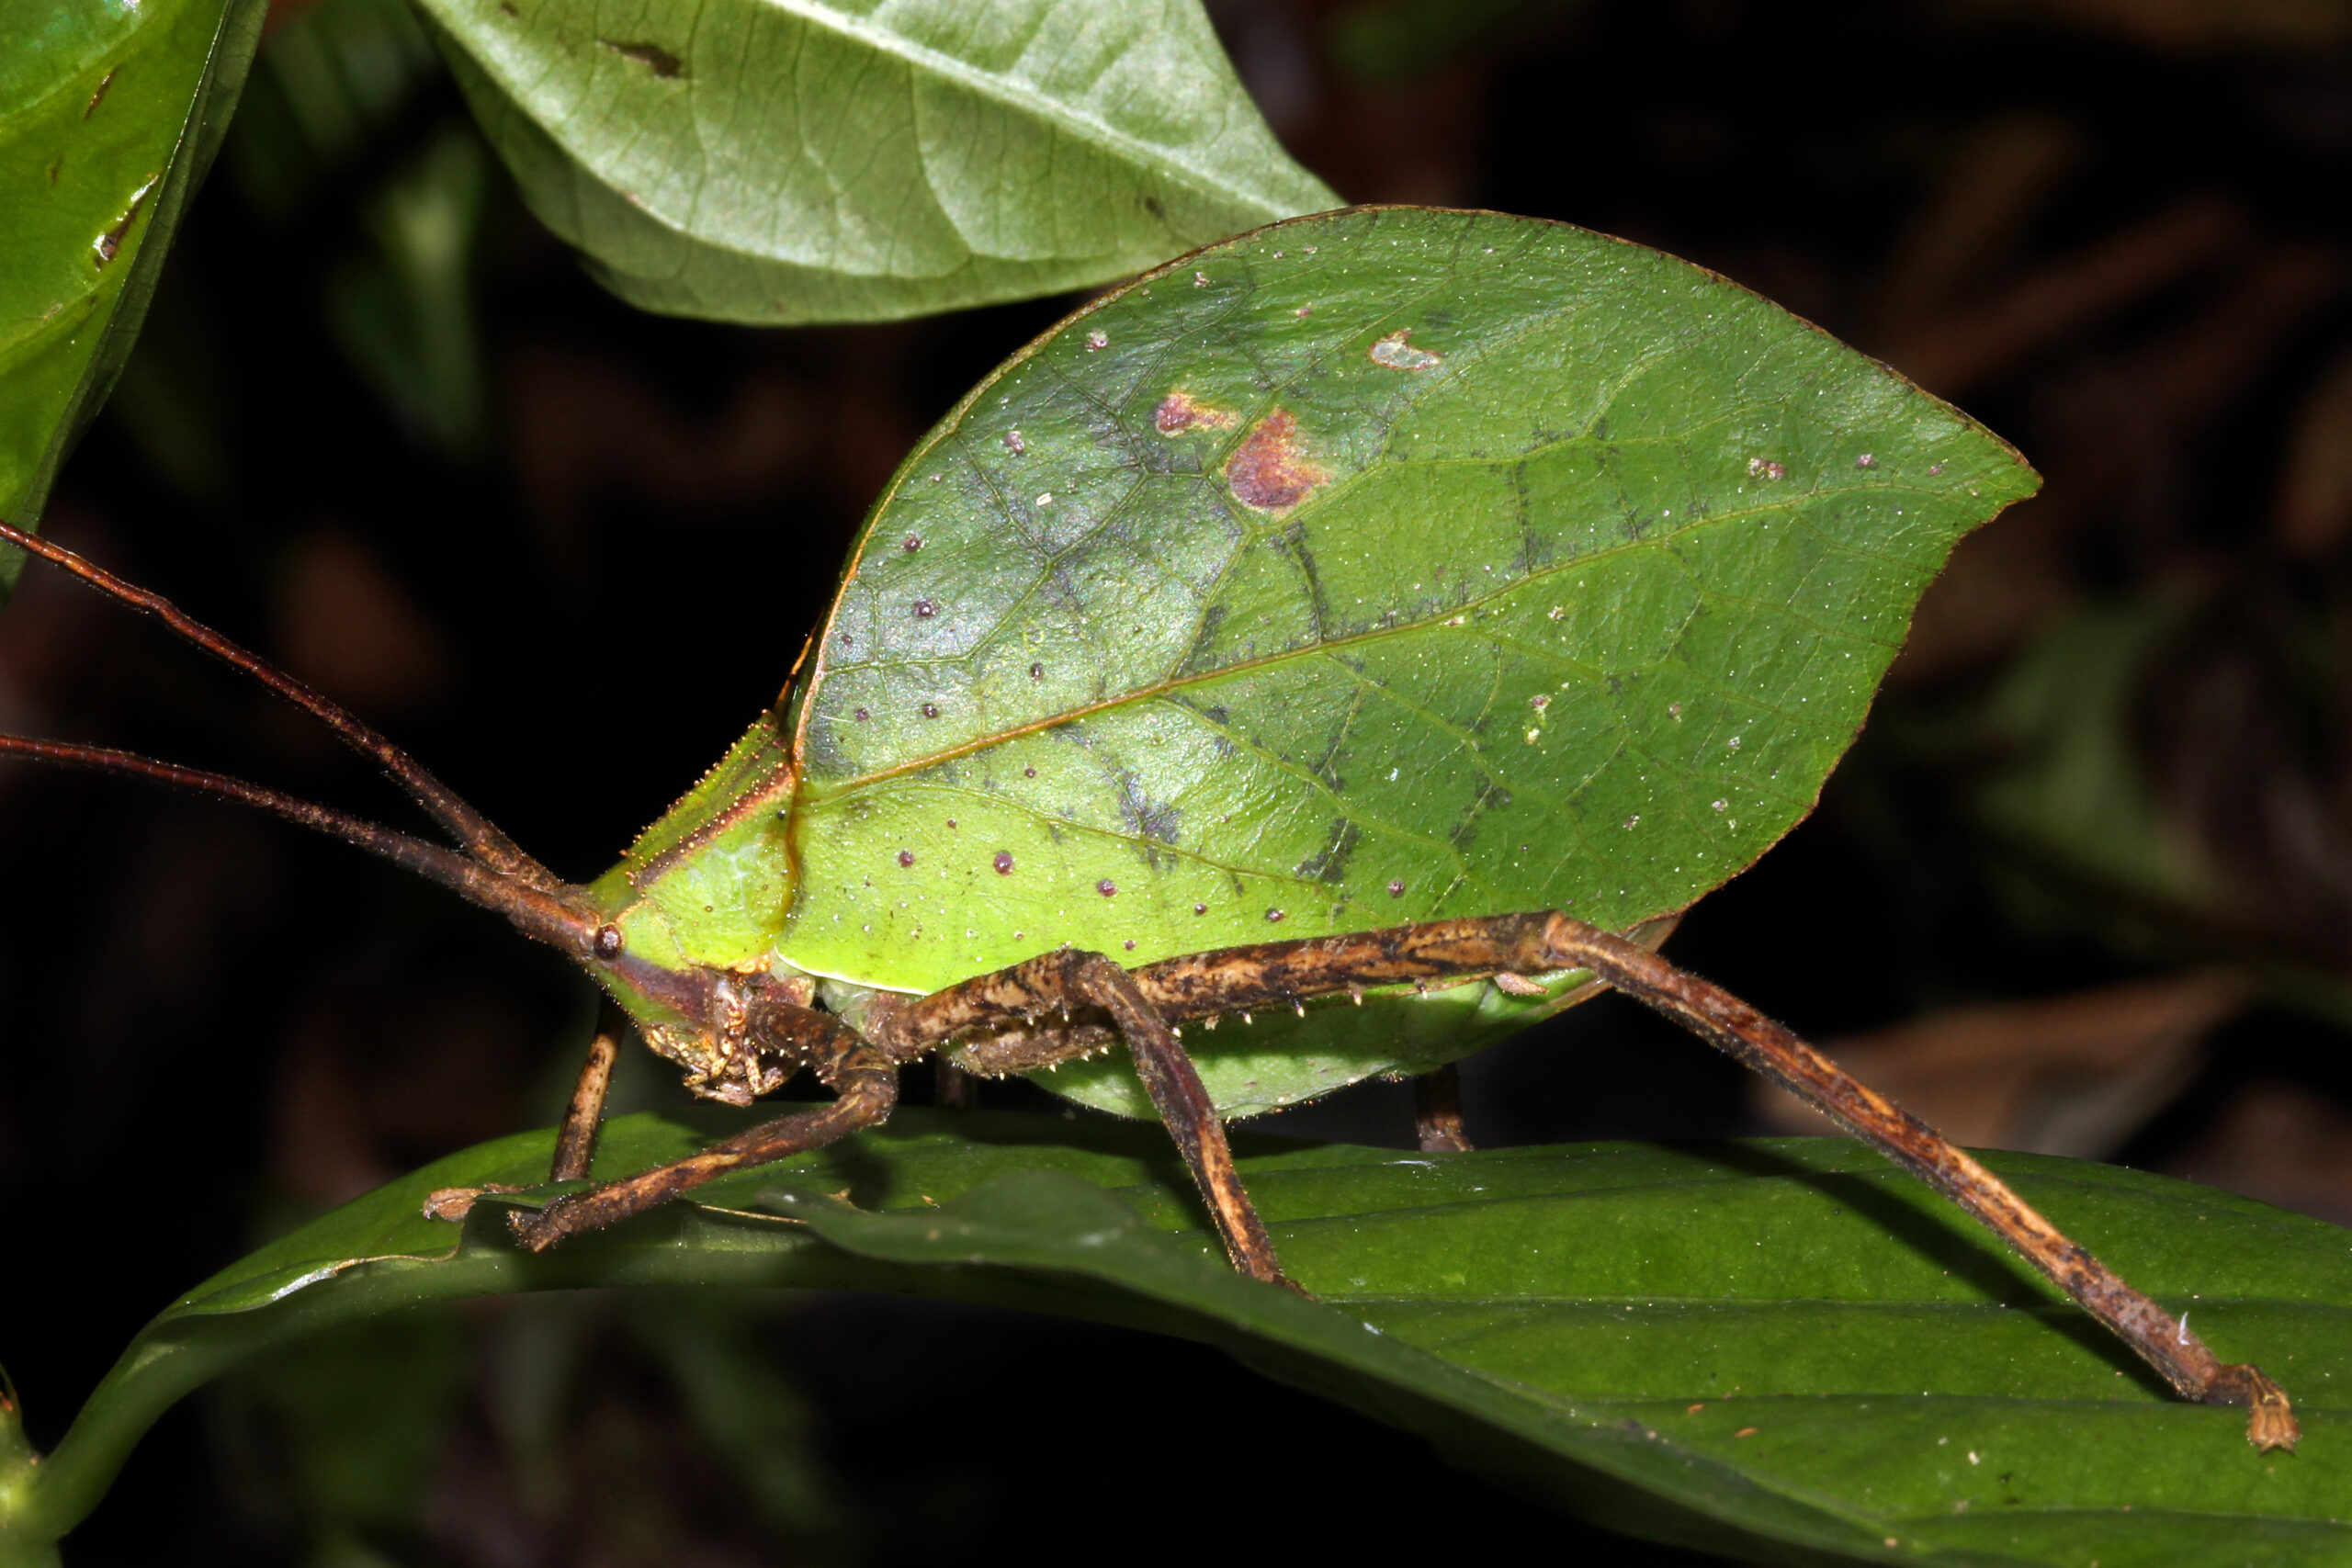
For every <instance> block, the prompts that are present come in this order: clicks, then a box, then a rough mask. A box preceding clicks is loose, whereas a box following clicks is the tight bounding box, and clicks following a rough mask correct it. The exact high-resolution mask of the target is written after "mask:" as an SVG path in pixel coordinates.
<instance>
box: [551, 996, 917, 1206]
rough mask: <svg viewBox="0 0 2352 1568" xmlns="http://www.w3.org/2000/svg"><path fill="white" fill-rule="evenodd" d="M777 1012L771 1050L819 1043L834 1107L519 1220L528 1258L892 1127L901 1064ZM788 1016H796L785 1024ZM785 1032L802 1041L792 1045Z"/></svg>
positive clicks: (801, 1013)
mask: <svg viewBox="0 0 2352 1568" xmlns="http://www.w3.org/2000/svg"><path fill="white" fill-rule="evenodd" d="M774 1012H775V1015H777V1016H773V1017H771V1018H769V1019H767V1020H763V1024H765V1025H766V1029H765V1031H764V1033H765V1035H766V1039H767V1041H768V1042H770V1043H775V1044H778V1045H784V1046H786V1047H787V1048H788V1049H790V1050H791V1052H792V1054H793V1055H802V1056H806V1055H809V1052H808V1043H809V1042H810V1041H818V1042H821V1043H822V1045H821V1050H822V1054H821V1055H817V1056H816V1058H815V1059H814V1060H813V1061H812V1062H810V1063H809V1065H810V1066H813V1067H814V1069H815V1071H816V1074H817V1078H818V1081H820V1083H822V1084H824V1085H825V1087H826V1088H828V1089H831V1090H832V1091H833V1092H834V1095H835V1096H836V1098H835V1099H834V1100H833V1102H832V1103H831V1104H830V1105H820V1106H817V1107H814V1108H812V1109H810V1110H807V1111H795V1112H794V1113H793V1114H791V1115H789V1116H779V1117H777V1118H776V1119H775V1121H773V1122H762V1123H760V1124H759V1125H758V1126H756V1127H753V1128H752V1129H750V1130H749V1131H747V1132H742V1133H738V1134H735V1136H733V1137H731V1138H729V1139H727V1140H726V1141H724V1142H723V1143H718V1144H713V1145H711V1146H710V1147H708V1148H707V1149H704V1150H702V1151H701V1152H700V1153H698V1154H693V1155H689V1156H686V1157H685V1158H684V1159H682V1160H675V1161H673V1162H672V1163H671V1164H669V1165H663V1166H656V1167H655V1168H652V1169H651V1170H647V1171H640V1172H639V1173H638V1174H637V1175H635V1176H630V1177H625V1178H623V1179H620V1180H618V1181H608V1182H605V1184H604V1185H603V1186H601V1187H591V1188H589V1189H588V1190H586V1191H584V1192H572V1193H568V1194H566V1195H565V1196H563V1197H561V1198H559V1199H557V1200H556V1201H554V1202H552V1203H549V1204H548V1206H547V1207H546V1208H544V1209H540V1210H538V1211H537V1212H536V1213H526V1212H517V1213H514V1214H512V1215H510V1216H508V1221H507V1223H508V1224H510V1225H512V1226H513V1227H514V1231H515V1237H516V1238H517V1239H518V1240H520V1241H521V1242H522V1244H523V1245H524V1246H525V1247H527V1248H529V1249H530V1250H531V1251H533V1252H545V1251H546V1250H547V1249H548V1247H553V1246H554V1245H555V1244H556V1243H558V1242H560V1241H561V1240H562V1239H563V1238H564V1237H566V1236H569V1235H580V1234H581V1233H582V1232H583V1231H594V1230H603V1229H604V1228H605V1226H607V1225H613V1224H619V1223H620V1222H621V1221H623V1220H626V1219H628V1218H630V1217H632V1216H634V1215H637V1214H641V1213H644V1212H645V1211H646V1210H648V1209H653V1208H659V1207H660V1206H661V1205H662V1204H663V1203H666V1202H668V1201H671V1200H672V1199H673V1198H677V1197H681V1196H683V1195H684V1194H685V1193H687V1192H689V1191H692V1190H694V1189H695V1188H697V1187H699V1186H701V1185H702V1184H703V1183H704V1182H706V1181H710V1180H712V1179H716V1178H718V1177H721V1176H725V1175H728V1174H729V1172H732V1171H737V1170H747V1169H750V1168H752V1167H754V1166H762V1165H768V1164H772V1163H774V1162H775V1161H776V1160H780V1159H786V1158H789V1157H790V1156H793V1155H797V1154H806V1153H807V1152H808V1151H809V1150H810V1149H819V1148H822V1147H824V1146H825V1145H827V1144H831V1143H835V1142H838V1141H839V1140H841V1139H842V1138H845V1137H847V1136H848V1135H849V1134H852V1133H855V1132H859V1131H861V1130H863V1129H865V1128H867V1127H872V1126H876V1125H877V1124H879V1123H880V1122H885V1121H887V1120H888V1119H889V1115H890V1112H891V1111H893V1110H895V1109H896V1108H897V1106H898V1103H899V1067H898V1064H897V1063H896V1062H893V1061H891V1060H890V1059H889V1058H888V1057H887V1056H885V1055H882V1053H881V1052H879V1051H877V1050H876V1049H875V1047H874V1046H873V1045H871V1044H870V1043H867V1042H866V1041H865V1039H864V1038H863V1037H861V1036H860V1035H859V1034H858V1033H857V1032H855V1031H854V1030H853V1029H851V1028H850V1027H849V1026H848V1025H847V1024H845V1023H843V1022H842V1021H840V1020H839V1019H836V1018H834V1017H832V1016H831V1014H828V1013H821V1012H819V1011H817V1010H814V1009H813V1008H790V1009H784V1008H778V1009H775V1010H774ZM786 1014H790V1015H797V1016H782V1015H786ZM786 1031H790V1032H794V1033H797V1034H798V1035H799V1036H800V1038H799V1039H798V1040H787V1039H786V1038H785V1037H784V1032H786Z"/></svg>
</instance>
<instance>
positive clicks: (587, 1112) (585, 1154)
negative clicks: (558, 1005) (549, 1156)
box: [548, 997, 628, 1181]
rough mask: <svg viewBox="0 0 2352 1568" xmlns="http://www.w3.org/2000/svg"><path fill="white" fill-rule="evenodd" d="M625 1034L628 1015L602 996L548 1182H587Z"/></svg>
mask: <svg viewBox="0 0 2352 1568" xmlns="http://www.w3.org/2000/svg"><path fill="white" fill-rule="evenodd" d="M627 1032H628V1014H627V1013H626V1012H623V1011H622V1010H621V1006H620V1004H619V1003H618V1002H616V1001H615V1000H613V998H610V997H606V998H605V999H604V1002H603V1004H602V1005H601V1006H599V1007H598V1008H597V1010H596V1038H594V1040H592V1041H590V1042H589V1043H588V1059H587V1061H585V1062H583V1063H582V1064H581V1066H580V1079H579V1081H578V1082H577V1083H575V1084H573V1085H572V1087H571V1103H570V1104H569V1105H566V1106H565V1107H564V1108H563V1125H562V1126H560V1128H558V1129H557V1131H556V1136H555V1163H554V1165H553V1166H551V1167H550V1168H548V1180H549V1181H585V1180H587V1179H588V1167H589V1165H590V1163H591V1162H593V1161H594V1159H595V1157H596V1133H597V1130H598V1129H599V1128H601V1127H602V1126H603V1125H604V1122H605V1095H606V1094H607V1093H609V1092H610V1091H611V1089H612V1087H613V1063H614V1060H615V1059H616V1057H617V1056H618V1055H620V1048H621V1036H622V1035H623V1034H625V1033H627Z"/></svg>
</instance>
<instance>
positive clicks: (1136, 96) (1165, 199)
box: [422, 0, 1338, 323]
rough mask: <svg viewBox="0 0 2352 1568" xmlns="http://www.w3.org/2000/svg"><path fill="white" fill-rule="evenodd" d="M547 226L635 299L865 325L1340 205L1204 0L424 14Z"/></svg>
mask: <svg viewBox="0 0 2352 1568" xmlns="http://www.w3.org/2000/svg"><path fill="white" fill-rule="evenodd" d="M422 4H423V5H424V9H425V10H426V11H427V12H428V13H429V14H430V15H431V16H432V17H433V18H434V20H435V22H436V23H437V24H438V25H439V27H440V28H441V30H442V33H443V36H444V38H445V39H446V40H447V44H448V45H449V48H448V53H449V56H450V59H451V62H452V63H453V64H454V65H455V66H456V68H457V72H458V80H459V81H460V83H462V84H463V85H464V87H465V91H466V95H467V97H468V99H469V101H470V102H471V104H472V105H473V107H474V112H475V114H476V115H477V116H478V117H479V118H481V122H482V125H483V128H484V129H485V130H487V131H488V132H489V133H490V138H491V140H492V142H494V143H495V144H496V145H497V147H498V149H499V152H500V153H501V154H502V155H503V157H504V158H505V159H506V162H507V164H508V166H509V167H510V168H512V169H513V170H514V171H515V176H516V178H517V179H518V180H519V181H520V182H521V184H522V187H523V194H524V197H525V199H526V200H527V201H528V202H529V203H530V205H531V209H532V210H533V211H534V212H536V213H537V214H538V216H539V218H540V219H541V220H543V221H544V222H546V223H547V225H548V227H549V228H551V229H553V230H554V231H556V232H557V233H559V234H560V235H562V236H563V238H564V239H566V240H568V241H570V242H571V243H572V244H574V245H576V246H578V247H580V249H581V250H582V251H583V252H585V253H586V254H587V256H588V258H589V261H590V264H591V265H592V267H593V269H594V271H595V273H596V275H597V276H599V277H600V278H601V279H602V280H603V281H604V282H605V285H606V286H607V287H609V288H612V289H613V290H614V292H616V293H617V294H619V295H620V296H621V297H622V298H623V299H627V300H628V301H629V302H630V303H632V304H635V305H639V306H641V307H643V308H645V309H647V310H662V311H668V312H671V313H673V314H678V315H691V316H706V317H714V318H718V319H720V320H725V321H761V322H769V323H786V322H794V321H874V320H880V319H886V318H892V317H899V316H912V315H920V314H922V313H924V312H926V311H932V310H950V309H954V308H956V307H958V306H966V305H979V304H986V303H989V302H990V301H993V300H1000V299H1027V298H1030V297H1032V296H1035V295H1039V294H1051V293H1056V292H1058V291H1060V290H1063V289H1069V288H1083V287H1086V286H1088V285H1091V284H1098V283H1104V282H1108V281H1110V280H1112V279H1114V278H1118V277H1124V276H1128V275H1130V274H1132V273H1134V272H1136V271H1137V270H1139V269H1141V268H1143V267H1146V266H1148V265H1152V264H1153V263H1154V262H1157V261H1159V260H1160V259H1162V258H1163V257H1165V256H1168V255H1169V254H1172V253H1174V252H1177V251H1181V250H1183V249H1186V248H1187V247H1189V246H1192V245H1197V244H1200V243H1203V242H1204V241H1207V240H1213V239H1216V238H1218V237H1219V236H1222V235H1226V234H1230V233H1233V232H1234V231H1237V230H1241V229H1247V228H1250V227H1252V226H1254V225H1256V224H1260V223H1264V222H1268V221H1270V220H1273V219H1276V218H1281V217H1285V216H1287V215H1289V214H1291V213H1295V212H1309V211H1314V210H1317V209H1322V208H1328V207H1333V206H1336V205H1338V198H1337V197H1334V196H1333V195H1332V194H1331V192H1330V191H1329V189H1327V188H1326V187H1325V186H1323V185H1322V183H1321V182H1320V181H1318V180H1317V179H1316V178H1315V177H1314V176H1313V175H1309V174H1307V173H1306V171H1305V170H1303V169H1301V168H1300V167H1298V165H1297V164H1294V163H1292V162H1291V161H1290V159H1289V158H1288V157H1287V156H1285V155H1284V154H1283V151H1282V148H1281V147H1280V145H1279V144H1277V143H1276V142H1275V141H1274V139H1273V135H1272V132H1271V131H1269V130H1267V129H1266V125H1265V122H1264V120H1262V119H1261V118H1259V115H1258V111H1257V109H1256V107H1254V106H1253V105H1252V104H1251V103H1250V97H1249V95H1248V94H1247V93H1245V92H1243V91H1242V88H1241V84H1240V83H1239V82H1238V80H1237V79H1236V78H1235V77H1234V74H1233V70H1232V67H1231V66H1230V64H1228V63H1227V61H1226V58H1225V54H1224V51H1222V50H1221V49H1220V48H1219V47H1218V45H1217V41H1216V35H1215V33H1213V32H1212V31H1211V30H1210V28H1209V24H1208V18H1207V17H1206V16H1205V15H1204V14H1203V12H1202V10H1201V7H1200V4H1199V0H1148V3H1138V0H992V3H991V4H989V5H983V6H975V5H968V4H962V3H951V0H888V3H881V0H695V4H691V5H687V4H680V3H677V0H657V3H655V4H651V5H646V6H634V7H630V8H628V10H627V11H626V12H625V13H624V12H622V11H616V10H615V9H614V8H613V7H611V6H599V5H596V4H594V3H592V0H422Z"/></svg>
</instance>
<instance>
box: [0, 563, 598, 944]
mask: <svg viewBox="0 0 2352 1568" xmlns="http://www.w3.org/2000/svg"><path fill="white" fill-rule="evenodd" d="M5 526H6V525H5V524H0V527H5ZM0 756H13V757H32V758H36V759H38V760H39V761H44V762H56V763H61V764H62V765H64V766H66V767H69V768H88V769H91V770H93V771H95V772H97V773H119V774H123V775H127V776H129V777H130V778H138V779H149V780H153V782H155V783H157V784H173V785H175V786H177V787H179V788H181V789H189V790H195V791H197V792H198V794H201V795H213V796H215V797H217V798H219V799H221V800H231V801H234V802H236V803H237V804H239V805H241V806H251V807H257V808H259V809H260V810H263V811H267V812H271V813H273V814H274V815H276V816H278V817H282V818H285V819H286V820H287V821H288V822H292V823H295V824H297V825H299V826H300V827H304V828H310V829H316V830H317V831H319V832H322V833H325V834H328V835H330V836H331V837H334V838H337V839H341V840H343V841H344V842H345V843H346V844H352V845H356V847H358V848H360V849H363V850H366V851H367V852H368V853H369V854H372V855H380V856H382V857H383V858H384V859H386V860H388V861H390V862H391V863H393V864H395V865H399V866H404V867H406V868H407V869H408V870H410V871H413V872H414V873H416V874H418V875H419V876H422V877H424V878H425V879H426V880H428V881H432V882H437V883H439V884H440V885H441V886H444V887H447V888H448V889H449V890H450V891H451V892H453V893H455V894H457V895H458V897H461V898H464V899H465V900H466V901H467V902H468V903H470V904H477V905H480V906H481V908H486V909H492V910H495V911H496V912H497V913H499V914H502V915H504V916H505V917H506V918H507V919H510V920H512V921H514V922H515V925H516V926H518V927H520V928H521V930H522V931H523V933H524V934H525V935H526V936H534V937H537V938H538V939H539V940H540V941H541V942H549V943H551V944H553V945H554V946H557V947H560V948H562V949H564V950H566V951H567V952H571V953H574V954H575V955H576V956H580V957H583V958H584V957H586V956H588V954H589V953H591V952H592V951H593V949H594V944H595V934H596V920H595V919H594V916H593V915H590V914H588V913H586V912H584V911H583V910H582V909H579V908H573V907H572V906H571V903H570V901H569V900H567V899H565V898H564V897H561V896H560V893H559V892H557V891H555V890H550V889H548V888H544V887H537V886H531V885H529V884H527V883H525V882H523V881H522V880H521V879H519V878H517V877H514V876H511V875H508V874H505V873H503V872H501V871H498V870H496V869H494V868H492V867H489V866H485V865H483V864H481V863H480V862H478V861H475V860H473V859H471V858H470V857H469V856H466V855H461V854H459V853H458V852H457V851H455V850H445V849H443V848H442V847H441V846H440V845H438V844H431V843H427V842H425V841H424V840H422V839H415V838H411V837H410V836H409V835H408V834H406V833H401V832H397V831H395V830H394V829H390V828H386V827H381V826H379V825H378V824H377V823H374V822H370V821H368V820H366V819H365V818H358V817H350V816H346V815H345V814H344V813H343V812H340V811H336V810H334V809H332V808H331V807H324V806H317V805H313V804H312V803H311V802H310V801H307V800H303V799H300V798H299V797H298V796H295V795H287V794H285V793H283V792H282V791H278V790H274V789H270V788H268V787H266V786H265V785H262V784H248V783H246V782H245V781H244V780H243V779H239V778H232V777H230V776H229V775H228V774H226V773H206V772H204V771H203V770H202V769H200V768H183V767H178V766H175V765H174V764H173V763H170V762H159V761H156V760H155V759H153V757H141V756H140V755H139V754H138V753H137V752H135V751H118V750H114V749H112V748H111V747H106V746H83V745H78V744H76V743H74V742H73V741H70V740H38V739H33V738H31V737H29V736H23V735H0Z"/></svg>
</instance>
